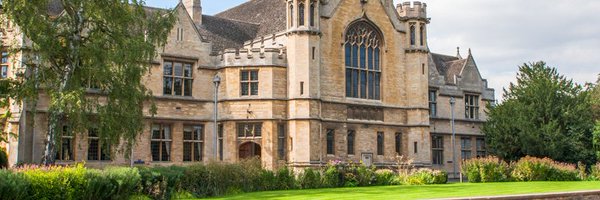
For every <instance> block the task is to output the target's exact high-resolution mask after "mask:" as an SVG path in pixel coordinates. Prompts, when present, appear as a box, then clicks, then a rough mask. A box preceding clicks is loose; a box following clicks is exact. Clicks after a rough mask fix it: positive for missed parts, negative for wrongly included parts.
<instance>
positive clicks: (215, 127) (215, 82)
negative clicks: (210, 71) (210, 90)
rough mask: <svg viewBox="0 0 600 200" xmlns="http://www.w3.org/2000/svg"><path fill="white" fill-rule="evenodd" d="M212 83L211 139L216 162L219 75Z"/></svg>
mask: <svg viewBox="0 0 600 200" xmlns="http://www.w3.org/2000/svg"><path fill="white" fill-rule="evenodd" d="M213 83H214V84H215V110H214V126H213V130H214V135H213V137H214V141H213V142H214V145H213V146H214V151H213V158H214V159H215V160H217V145H219V144H218V142H217V135H218V133H217V131H218V130H217V117H218V114H219V110H218V109H219V108H218V104H217V103H218V102H217V100H218V98H219V84H221V77H219V75H215V77H214V78H213Z"/></svg>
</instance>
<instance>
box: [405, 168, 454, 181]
mask: <svg viewBox="0 0 600 200" xmlns="http://www.w3.org/2000/svg"><path fill="white" fill-rule="evenodd" d="M447 182H448V173H446V172H444V171H440V170H432V169H426V168H423V169H419V170H417V171H415V172H414V173H412V174H411V175H410V176H409V177H408V179H407V184H409V185H426V184H444V183H447Z"/></svg>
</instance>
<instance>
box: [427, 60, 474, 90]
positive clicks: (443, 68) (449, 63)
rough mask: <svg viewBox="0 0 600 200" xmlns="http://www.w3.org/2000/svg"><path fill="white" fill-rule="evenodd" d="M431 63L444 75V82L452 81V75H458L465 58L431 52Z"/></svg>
mask: <svg viewBox="0 0 600 200" xmlns="http://www.w3.org/2000/svg"><path fill="white" fill-rule="evenodd" d="M431 57H432V59H433V64H434V65H435V68H436V69H437V71H438V72H439V73H440V75H442V76H444V79H445V80H446V83H451V82H454V76H455V75H460V73H461V71H462V69H463V67H464V66H465V63H466V62H467V59H468V58H466V59H460V58H458V57H455V56H448V55H442V54H436V53H431Z"/></svg>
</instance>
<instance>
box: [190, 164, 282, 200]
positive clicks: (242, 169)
mask: <svg viewBox="0 0 600 200" xmlns="http://www.w3.org/2000/svg"><path fill="white" fill-rule="evenodd" d="M282 178H284V177H282ZM284 179H285V178H284ZM277 180H278V177H277V176H276V175H275V174H274V173H273V172H271V171H267V170H264V169H263V168H262V166H261V163H260V160H257V159H250V160H245V161H242V162H239V163H234V164H225V163H209V164H207V165H192V166H189V167H187V169H186V170H185V172H184V177H183V179H182V187H183V189H184V190H186V191H189V192H190V193H192V194H194V195H196V196H197V197H211V196H221V195H228V194H236V193H240V192H253V191H261V190H266V189H274V188H277V187H278V186H277Z"/></svg>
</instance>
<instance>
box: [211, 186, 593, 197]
mask: <svg viewBox="0 0 600 200" xmlns="http://www.w3.org/2000/svg"><path fill="white" fill-rule="evenodd" d="M582 190H600V182H588V181H579V182H511V183H452V184H444V185H425V186H379V187H359V188H334V189H312V190H287V191H270V192H254V193H245V194H239V195H233V196H226V197H221V198H215V199H244V200H245V199H386V200H391V199H431V198H449V197H473V196H492V195H510V194H530V193H548V192H567V191H582Z"/></svg>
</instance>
